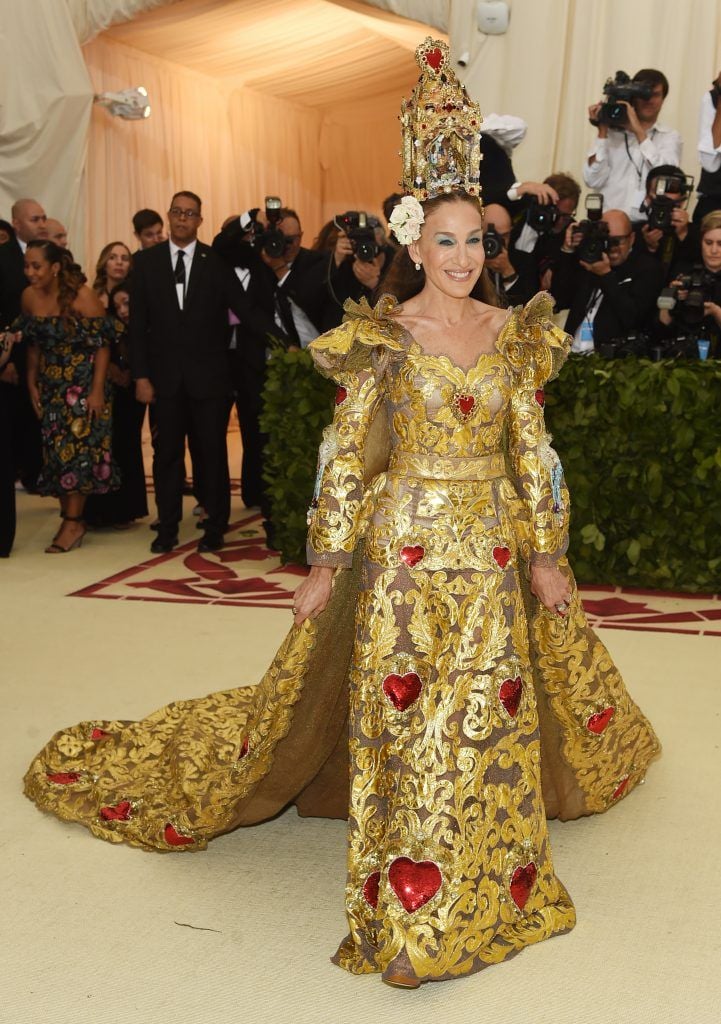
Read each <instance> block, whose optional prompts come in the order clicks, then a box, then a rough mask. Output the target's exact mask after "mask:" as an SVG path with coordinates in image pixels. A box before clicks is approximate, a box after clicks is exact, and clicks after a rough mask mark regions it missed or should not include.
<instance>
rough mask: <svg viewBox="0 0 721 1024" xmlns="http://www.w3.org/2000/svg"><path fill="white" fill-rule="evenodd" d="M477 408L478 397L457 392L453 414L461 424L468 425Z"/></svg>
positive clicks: (453, 403)
mask: <svg viewBox="0 0 721 1024" xmlns="http://www.w3.org/2000/svg"><path fill="white" fill-rule="evenodd" d="M475 407H476V396H475V395H472V394H470V393H469V392H468V391H456V393H455V394H454V395H453V401H452V408H453V414H454V416H455V417H456V419H457V420H459V421H460V422H461V423H467V422H468V420H469V419H470V418H471V416H472V415H473V410H474V409H475Z"/></svg>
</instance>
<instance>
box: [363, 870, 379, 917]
mask: <svg viewBox="0 0 721 1024" xmlns="http://www.w3.org/2000/svg"><path fill="white" fill-rule="evenodd" d="M380 883H381V873H380V871H374V872H373V874H372V875H368V877H367V878H366V880H365V882H364V883H363V899H364V900H365V901H366V903H367V904H368V906H369V907H373V909H374V910H375V909H376V908H377V906H378V889H379V887H380Z"/></svg>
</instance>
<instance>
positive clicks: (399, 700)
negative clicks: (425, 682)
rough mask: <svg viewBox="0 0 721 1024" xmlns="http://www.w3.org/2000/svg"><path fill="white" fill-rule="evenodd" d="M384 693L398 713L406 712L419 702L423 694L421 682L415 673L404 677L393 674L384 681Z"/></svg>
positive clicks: (407, 673) (408, 673) (409, 673)
mask: <svg viewBox="0 0 721 1024" xmlns="http://www.w3.org/2000/svg"><path fill="white" fill-rule="evenodd" d="M382 685H383V693H385V695H386V697H387V698H388V700H389V701H390V702H391V704H392V705H393V707H394V708H396V710H397V711H405V710H406V708H409V707H410V706H411V704H413V703H415V701H417V700H418V695H419V694H420V692H421V685H422V684H421V680H420V676H418V675H417V674H416V673H415V672H406V674H405V675H404V676H401V675H397V674H396V673H392V674H391V675H389V676H386V677H385V679H384V680H383V684H382Z"/></svg>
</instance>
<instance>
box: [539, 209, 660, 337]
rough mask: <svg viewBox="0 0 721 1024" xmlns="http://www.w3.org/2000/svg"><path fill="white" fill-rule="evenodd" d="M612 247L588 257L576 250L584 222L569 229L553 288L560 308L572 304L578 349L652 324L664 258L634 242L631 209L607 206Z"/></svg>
mask: <svg viewBox="0 0 721 1024" xmlns="http://www.w3.org/2000/svg"><path fill="white" fill-rule="evenodd" d="M603 221H604V222H605V223H606V225H607V227H608V236H607V245H608V248H607V251H606V252H604V253H602V255H601V256H600V258H599V259H598V260H595V261H594V262H593V263H586V262H585V261H583V260H579V259H578V258H577V256H576V249H577V248H578V246H579V245H580V243H581V240H582V237H583V235H582V233H581V232H579V230H578V224H575V223H574V224H571V225H569V227H568V228H567V230H566V237H565V239H564V244H563V248H562V249H561V253H560V256H559V260H558V263H557V265H556V269H555V271H554V274H553V282H552V285H551V294H552V295H553V297H554V298H555V300H556V308H557V309H558V310H562V309H568V311H569V312H568V319H567V320H566V331H567V332H568V333H569V334H571V335H573V347H572V351H573V352H577V353H588V352H593V351H594V349H596V348H598V347H599V346H601V345H603V344H605V343H606V342H608V341H611V339H613V338H622V337H624V336H625V335H627V334H628V333H629V332H631V331H636V330H639V329H640V328H642V327H644V326H645V325H647V324H648V323H649V321H650V318H651V317H652V316H653V313H654V311H655V303H656V297H657V296H658V294H659V292H660V290H661V287H662V284H663V268H662V266H661V264H660V262H659V261H658V260H656V259H654V257H653V256H649V255H648V253H644V252H642V251H641V250H640V248H637V247H635V246H634V241H635V235H634V232H633V226H632V224H631V220H630V218H629V216H628V214H626V213H624V212H623V210H607V211H606V212H605V213H604V214H603Z"/></svg>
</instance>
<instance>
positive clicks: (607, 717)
mask: <svg viewBox="0 0 721 1024" xmlns="http://www.w3.org/2000/svg"><path fill="white" fill-rule="evenodd" d="M615 714H616V709H615V708H604V710H603V711H597V712H596V714H595V715H591V716H590V718H589V719H588V721H587V722H586V728H587V729H588V731H589V732H595V733H596V735H597V736H600V735H601V733H602V732H603V730H604V729H605V728H606V726H607V725H608V723H609V722H610V721H611V719H612V718H613V716H614V715H615Z"/></svg>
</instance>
